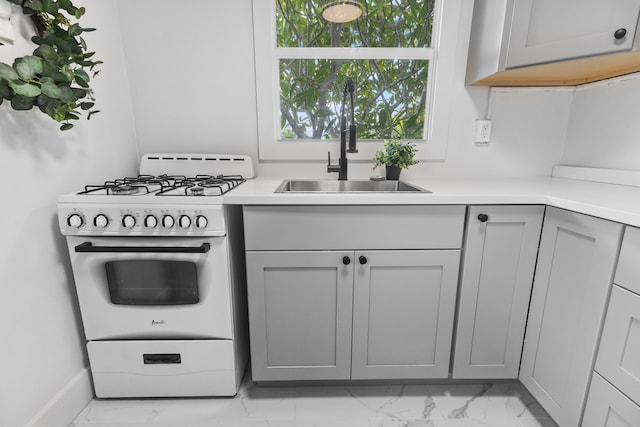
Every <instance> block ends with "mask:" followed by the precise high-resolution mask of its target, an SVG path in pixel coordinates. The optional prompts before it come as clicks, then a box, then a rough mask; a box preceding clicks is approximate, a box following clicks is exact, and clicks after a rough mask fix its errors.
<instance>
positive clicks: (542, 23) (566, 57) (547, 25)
mask: <svg viewBox="0 0 640 427" xmlns="http://www.w3.org/2000/svg"><path fill="white" fill-rule="evenodd" d="M639 14H640V0H610V1H602V0H560V1H558V0H476V1H475V5H474V12H473V23H472V31H471V40H470V45H469V57H468V63H467V84H486V85H496V86H498V85H513V86H526V85H532V86H535V85H565V84H569V85H570V84H581V83H585V82H589V81H595V80H600V79H603V78H608V77H613V76H616V75H622V74H627V73H629V72H634V71H638V70H640V52H638V36H637V31H636V28H637V25H638V16H639ZM605 54H606V55H609V56H607V60H606V61H603V60H602V58H601V55H605Z"/></svg>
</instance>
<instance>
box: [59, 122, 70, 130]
mask: <svg viewBox="0 0 640 427" xmlns="http://www.w3.org/2000/svg"><path fill="white" fill-rule="evenodd" d="M71 128H73V125H72V124H71V123H64V124H63V125H62V126H60V130H69V129H71Z"/></svg>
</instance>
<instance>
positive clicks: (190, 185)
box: [155, 175, 245, 196]
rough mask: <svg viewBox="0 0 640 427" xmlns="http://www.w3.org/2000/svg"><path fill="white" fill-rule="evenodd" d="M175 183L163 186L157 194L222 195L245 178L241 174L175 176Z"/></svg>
mask: <svg viewBox="0 0 640 427" xmlns="http://www.w3.org/2000/svg"><path fill="white" fill-rule="evenodd" d="M174 179H175V184H174V185H173V186H169V187H166V188H162V189H161V190H160V191H158V192H157V193H155V194H156V195H157V196H220V195H222V194H224V193H226V192H227V191H229V190H231V189H232V188H234V187H236V186H238V185H239V184H241V183H242V182H244V181H245V179H244V178H243V177H242V176H241V175H196V176H195V177H188V178H187V177H174Z"/></svg>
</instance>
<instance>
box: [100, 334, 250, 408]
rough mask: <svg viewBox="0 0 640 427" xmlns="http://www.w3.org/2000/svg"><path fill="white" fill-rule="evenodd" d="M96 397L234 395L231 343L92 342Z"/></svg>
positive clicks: (203, 341) (219, 341) (212, 341)
mask: <svg viewBox="0 0 640 427" xmlns="http://www.w3.org/2000/svg"><path fill="white" fill-rule="evenodd" d="M87 350H88V352H89V362H90V364H91V372H92V374H93V381H94V387H95V391H96V396H97V397H178V396H233V395H235V394H236V393H237V386H238V384H236V379H235V370H234V353H233V352H234V350H233V342H232V341H231V340H167V341H161V340H157V341H150V340H149V341H90V342H89V343H87Z"/></svg>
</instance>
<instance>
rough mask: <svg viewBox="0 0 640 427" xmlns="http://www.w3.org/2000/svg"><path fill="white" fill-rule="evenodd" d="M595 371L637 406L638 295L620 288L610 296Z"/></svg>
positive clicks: (639, 379)
mask: <svg viewBox="0 0 640 427" xmlns="http://www.w3.org/2000/svg"><path fill="white" fill-rule="evenodd" d="M596 371H597V372H598V373H600V375H602V376H603V377H605V378H606V379H607V380H609V381H610V382H611V383H612V384H613V385H615V386H616V387H618V388H619V389H620V390H621V391H622V392H623V393H624V394H626V395H627V396H629V397H630V398H631V399H633V400H634V401H635V402H636V404H640V295H636V294H634V293H632V292H629V291H627V290H626V289H623V288H620V287H619V286H614V287H613V291H612V293H611V300H610V301H609V309H608V311H607V318H606V321H605V324H604V329H603V332H602V340H601V342H600V350H599V352H598V360H597V362H596ZM636 425H640V424H636Z"/></svg>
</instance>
